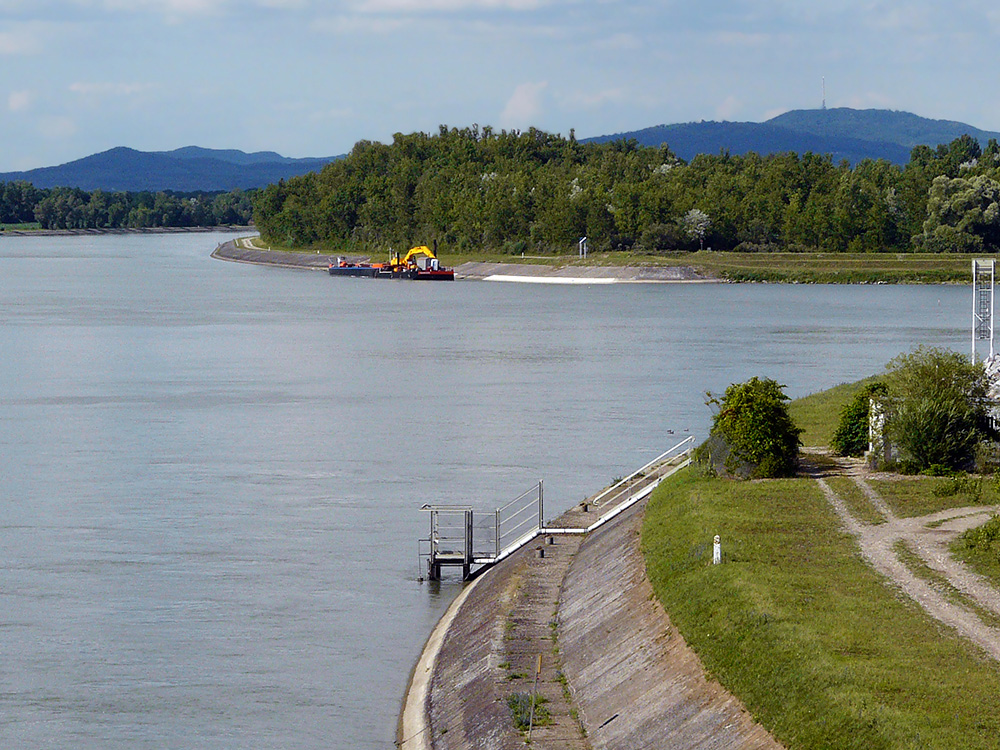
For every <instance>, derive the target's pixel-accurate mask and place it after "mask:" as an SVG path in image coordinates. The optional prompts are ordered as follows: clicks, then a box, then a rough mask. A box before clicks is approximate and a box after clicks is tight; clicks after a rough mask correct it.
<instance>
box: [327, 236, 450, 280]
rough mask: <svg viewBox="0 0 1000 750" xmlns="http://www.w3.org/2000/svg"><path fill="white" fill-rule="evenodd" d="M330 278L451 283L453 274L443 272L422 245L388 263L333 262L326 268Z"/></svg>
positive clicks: (435, 259)
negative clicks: (343, 277)
mask: <svg viewBox="0 0 1000 750" xmlns="http://www.w3.org/2000/svg"><path fill="white" fill-rule="evenodd" d="M329 271H330V275H331V276H352V277H362V278H373V279H411V280H414V281H454V280H455V271H454V269H452V268H445V267H444V266H442V265H441V263H440V262H439V261H438V259H437V257H436V256H435V255H434V253H433V252H432V251H431V249H430V248H429V247H427V246H425V245H419V246H417V247H414V248H411V249H410V251H409V252H408V253H407V254H406V255H405V257H403V258H400V257H399V254H398V253H396V254H395V255H393V257H392V258H390V260H389V262H388V263H367V262H360V263H355V262H352V261H348V260H347V259H346V258H337V259H336V260H335V261H332V262H331V263H330V266H329Z"/></svg>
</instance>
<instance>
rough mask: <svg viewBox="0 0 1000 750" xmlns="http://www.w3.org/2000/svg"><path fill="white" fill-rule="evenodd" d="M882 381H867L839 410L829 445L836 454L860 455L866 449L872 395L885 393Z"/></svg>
mask: <svg viewBox="0 0 1000 750" xmlns="http://www.w3.org/2000/svg"><path fill="white" fill-rule="evenodd" d="M886 391H887V389H886V387H885V384H884V383H880V382H877V381H876V382H874V383H869V384H868V385H866V386H865V387H864V388H862V389H861V390H860V391H859V392H858V393H857V395H855V397H854V398H853V399H852V400H851V402H850V403H849V404H847V406H845V407H844V409H843V410H842V411H841V412H840V422H839V423H838V424H837V430H836V432H834V433H833V439H832V440H831V441H830V447H831V448H833V452H834V453H836V454H837V455H838V456H861V455H864V453H865V451H866V450H868V432H869V429H868V420H869V416H870V412H871V400H872V397H873V396H884V395H885V394H886Z"/></svg>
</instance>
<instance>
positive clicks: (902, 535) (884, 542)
mask: <svg viewBox="0 0 1000 750" xmlns="http://www.w3.org/2000/svg"><path fill="white" fill-rule="evenodd" d="M849 474H855V472H849ZM851 479H852V480H853V481H854V482H855V484H857V486H858V488H859V489H860V490H861V492H862V493H863V494H864V496H865V497H866V498H867V499H868V501H869V502H870V503H871V504H872V506H873V507H874V508H875V509H876V510H877V511H878V512H879V513H881V514H882V515H883V516H884V517H885V519H886V520H885V523H881V524H868V523H863V522H862V521H860V520H858V519H857V518H855V517H854V516H853V515H851V513H850V511H849V510H848V509H847V505H846V504H845V503H844V501H843V500H842V499H841V498H840V497H839V496H838V495H837V493H836V492H834V490H833V489H832V488H831V487H830V485H829V484H828V483H827V482H826V480H825V479H823V478H822V477H816V482H817V483H818V484H819V486H820V488H821V489H822V490H823V494H824V495H826V498H827V500H828V501H829V503H830V505H831V507H832V508H833V510H834V512H835V513H836V514H837V516H838V517H839V518H840V521H841V524H842V525H843V527H844V528H845V529H846V530H847V531H848V532H849V533H851V534H852V535H853V536H854V537H856V538H857V541H858V546H859V547H860V548H861V554H862V555H863V556H864V558H865V560H867V561H868V563H869V564H870V565H871V566H872V567H873V568H875V570H877V571H878V572H879V573H881V574H882V575H884V576H886V577H887V578H888V579H889V580H890V581H891V582H892V583H893V584H894V585H895V586H897V587H898V588H899V589H900V590H901V591H902V592H903V593H904V594H906V595H907V596H909V597H910V598H911V599H913V600H914V601H915V602H917V603H918V604H919V605H920V606H921V607H923V609H924V610H925V611H926V612H927V613H928V614H929V615H930V616H931V617H933V618H934V619H935V620H938V621H939V622H941V623H944V624H945V625H947V626H949V627H951V628H954V629H955V630H956V631H957V632H958V633H959V635H961V636H963V637H965V638H968V639H969V640H971V641H972V642H973V643H975V644H976V645H978V646H979V647H980V648H982V649H983V650H984V651H985V652H986V653H988V654H989V655H990V656H991V657H992V658H994V659H996V660H998V661H1000V628H996V627H993V626H991V625H987V624H986V623H984V622H983V620H982V619H981V618H980V617H979V616H978V615H977V614H976V613H975V611H974V607H973V606H962V605H961V604H958V603H955V602H954V601H952V600H950V599H949V598H947V597H946V596H945V595H944V594H943V593H941V591H940V590H939V589H938V588H937V587H935V586H934V585H933V584H932V583H931V582H929V581H928V580H926V579H924V578H920V577H918V576H917V575H915V574H914V573H913V571H911V570H910V568H909V567H908V566H907V565H906V564H905V563H904V562H903V561H902V560H900V559H899V555H898V554H897V553H896V550H895V549H894V547H895V546H896V544H897V543H898V542H903V543H904V544H905V545H906V546H907V547H908V548H909V549H910V550H911V551H912V552H914V553H915V554H916V555H917V556H919V557H920V559H921V560H923V562H924V563H925V564H926V565H927V566H928V567H929V568H930V569H931V570H933V571H935V572H936V573H938V574H939V575H941V576H943V577H944V578H945V579H946V580H947V582H948V583H949V584H950V585H951V586H953V587H954V588H955V589H957V590H958V591H960V592H961V593H962V595H964V597H966V598H967V599H968V600H969V602H970V603H974V604H975V605H978V606H979V607H981V608H983V609H985V610H987V611H989V612H993V613H995V614H998V615H1000V591H997V589H996V588H994V587H993V586H992V585H991V584H990V583H989V582H988V581H987V580H986V579H984V578H983V577H982V576H979V575H977V574H976V573H973V572H972V571H971V570H969V569H968V568H967V567H966V566H965V565H963V564H962V563H960V562H958V561H957V560H955V559H954V558H953V557H951V555H950V553H949V551H948V545H949V544H950V543H951V542H952V541H953V540H954V539H955V538H956V537H957V536H958V535H959V534H961V533H962V532H963V531H965V530H967V529H970V528H974V527H976V526H980V525H982V524H983V523H985V522H986V521H987V520H988V519H989V518H990V516H991V515H993V514H995V513H997V512H998V511H1000V506H972V507H965V508H950V509H948V510H944V511H938V512H936V513H931V514H929V515H926V516H921V517H918V518H899V517H897V516H896V515H895V514H894V513H893V512H892V509H891V508H890V507H889V506H888V504H887V503H886V502H885V500H884V499H883V498H882V497H881V496H880V495H879V494H878V492H876V491H875V490H874V489H873V488H872V487H871V485H869V484H868V482H867V481H865V479H864V478H863V477H861V476H857V475H854V476H851Z"/></svg>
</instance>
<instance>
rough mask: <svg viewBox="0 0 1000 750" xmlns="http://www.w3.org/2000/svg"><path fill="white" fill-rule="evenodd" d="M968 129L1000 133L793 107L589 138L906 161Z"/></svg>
mask: <svg viewBox="0 0 1000 750" xmlns="http://www.w3.org/2000/svg"><path fill="white" fill-rule="evenodd" d="M966 133H968V134H969V135H971V136H973V137H974V138H977V139H978V140H979V141H980V143H982V144H983V145H984V146H985V145H986V143H987V141H988V140H989V139H990V138H997V139H998V140H1000V133H991V132H989V131H985V130H980V129H979V128H974V127H972V126H971V125H966V124H964V123H961V122H951V121H948V120H930V119H927V118H925V117H920V116H918V115H914V114H910V113H909V112H894V111H890V110H884V109H863V110H858V109H848V108H838V109H810V110H794V111H791V112H786V113H785V114H783V115H778V116H777V117H774V118H772V119H770V120H767V121H766V122H762V123H756V122H704V121H702V122H691V123H683V124H678V125H657V126H655V127H651V128H644V129H642V130H635V131H631V132H628V133H617V134H615V135H603V136H597V137H595V138H588V139H585V140H586V141H591V142H595V143H604V142H607V141H612V140H617V139H620V138H634V139H635V140H636V141H637V142H638V143H640V144H641V145H644V146H660V145H663V144H666V145H667V146H669V147H670V149H671V150H672V151H673V152H674V153H675V154H677V156H679V157H680V158H682V159H684V160H686V161H690V160H691V159H692V158H694V157H695V156H696V155H697V154H717V153H719V152H720V151H723V150H727V151H729V152H730V153H731V154H745V153H747V152H748V151H754V152H756V153H758V154H772V153H781V152H786V151H794V152H796V153H799V154H803V153H805V152H807V151H812V152H813V153H817V154H830V155H831V156H832V157H833V160H834V162H839V161H841V160H842V159H846V160H847V161H849V162H850V163H852V164H856V163H858V162H859V161H862V160H863V159H886V160H888V161H891V162H893V163H895V164H906V162H908V161H909V159H910V151H911V150H912V149H913V147H914V146H916V145H919V144H924V145H927V146H931V147H934V146H937V145H938V144H939V143H950V142H951V141H953V140H955V139H956V138H958V137H959V136H962V135H964V134H966Z"/></svg>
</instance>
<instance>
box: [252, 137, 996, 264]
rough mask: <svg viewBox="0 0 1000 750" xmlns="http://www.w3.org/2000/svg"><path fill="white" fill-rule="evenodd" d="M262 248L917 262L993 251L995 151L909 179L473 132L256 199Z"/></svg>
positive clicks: (422, 142) (791, 158)
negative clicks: (428, 247) (805, 255)
mask: <svg viewBox="0 0 1000 750" xmlns="http://www.w3.org/2000/svg"><path fill="white" fill-rule="evenodd" d="M254 218H255V221H256V224H257V227H258V228H259V229H260V231H261V233H262V234H263V235H264V236H265V237H266V238H267V239H269V240H270V241H272V242H275V243H280V244H285V245H289V246H298V247H306V246H316V247H325V248H328V249H332V250H336V251H351V250H356V251H365V252H374V251H377V250H383V249H385V248H388V247H396V248H400V247H406V246H409V245H414V244H429V243H431V242H432V241H437V242H438V243H439V244H441V245H442V247H444V248H447V249H450V250H453V251H471V252H476V251H480V250H490V251H501V252H509V253H521V252H524V251H536V250H538V251H553V250H556V251H567V250H571V249H574V248H575V247H576V244H577V242H578V240H579V239H580V238H582V237H587V238H588V239H589V245H590V248H591V249H592V250H636V251H643V252H649V253H657V252H666V251H673V250H685V249H688V250H693V249H697V248H698V247H706V248H713V249H715V250H740V251H751V252H768V251H777V250H781V251H813V250H819V251H830V252H883V251H892V252H901V251H910V250H920V251H927V252H971V251H976V252H979V251H996V250H998V249H1000V146H998V144H997V142H996V141H995V140H991V141H990V142H989V144H988V145H987V146H986V148H985V149H983V148H982V147H981V146H980V144H979V142H978V141H977V140H976V139H975V138H973V137H971V136H963V137H961V138H958V139H956V140H954V141H952V142H951V143H950V144H943V145H940V146H938V147H937V148H930V147H928V146H917V147H915V148H914V149H913V150H912V152H911V154H910V160H909V162H908V163H907V164H906V165H905V166H897V165H894V164H891V163H889V162H888V161H882V160H878V161H872V160H866V161H862V162H860V163H858V164H857V165H856V166H854V167H852V166H850V165H849V164H848V163H847V162H841V163H837V164H835V163H833V161H832V159H831V158H830V157H828V156H821V155H818V154H812V153H806V154H804V155H801V156H800V155H798V154H795V153H783V154H774V155H769V156H758V155H756V154H753V153H750V154H745V155H742V156H733V155H730V154H729V153H726V152H722V153H720V154H717V155H699V156H696V157H694V158H693V159H691V161H690V162H685V161H683V160H681V159H678V158H677V157H676V156H675V155H674V154H673V153H672V152H671V151H670V149H669V148H668V147H666V146H662V147H658V148H652V147H642V146H639V145H638V144H637V143H636V142H635V141H633V140H619V141H613V142H609V143H601V144H595V143H580V142H578V141H577V140H576V139H575V137H574V135H573V133H572V132H571V133H570V136H569V138H563V137H561V136H559V135H552V134H549V133H545V132H542V131H539V130H535V129H531V130H529V131H526V132H519V131H513V132H507V131H502V132H499V133H497V132H494V131H493V130H492V129H490V128H482V129H480V128H479V127H478V126H473V127H471V128H464V129H455V128H452V129H448V128H447V127H444V126H442V127H441V128H440V131H439V132H438V133H437V134H436V135H429V134H424V133H414V134H411V135H402V134H397V135H396V136H395V138H394V141H393V143H392V144H389V145H387V144H382V143H373V142H368V141H362V142H360V143H358V144H357V145H356V146H355V147H354V149H353V150H352V151H351V153H350V154H349V155H348V156H347V157H346V158H345V159H343V160H340V161H337V162H333V163H331V164H329V165H327V166H326V167H324V168H323V170H322V171H321V172H319V173H311V174H307V175H304V176H302V177H294V178H291V179H288V180H285V181H282V182H279V183H277V184H274V185H271V186H269V187H267V188H265V189H263V190H261V191H260V192H258V193H257V194H256V196H255V199H254Z"/></svg>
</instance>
